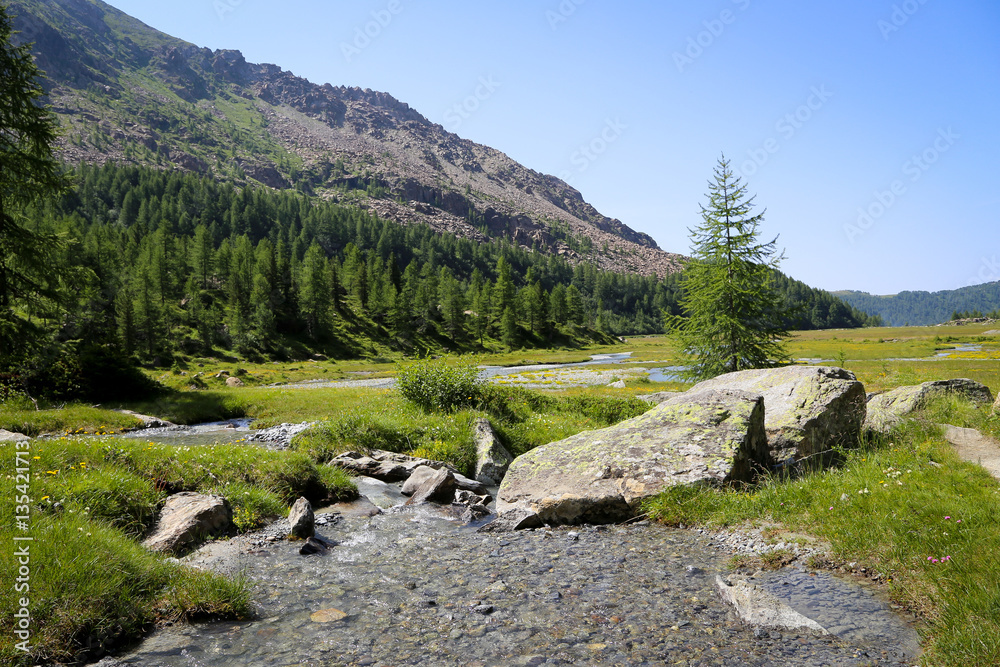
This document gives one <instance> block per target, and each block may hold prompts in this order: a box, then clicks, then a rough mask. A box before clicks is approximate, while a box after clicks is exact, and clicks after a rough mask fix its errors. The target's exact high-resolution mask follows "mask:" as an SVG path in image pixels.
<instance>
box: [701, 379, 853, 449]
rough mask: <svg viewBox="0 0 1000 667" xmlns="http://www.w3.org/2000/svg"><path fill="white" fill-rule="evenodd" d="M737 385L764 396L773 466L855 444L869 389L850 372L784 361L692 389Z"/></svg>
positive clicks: (703, 383) (709, 381)
mask: <svg viewBox="0 0 1000 667" xmlns="http://www.w3.org/2000/svg"><path fill="white" fill-rule="evenodd" d="M722 388H726V389H739V390H742V391H749V392H753V393H758V394H761V395H763V397H764V428H765V429H766V430H767V444H768V448H769V449H770V450H771V458H772V459H773V461H774V463H775V465H778V466H786V465H789V464H792V463H795V462H797V461H801V460H802V459H805V458H808V457H811V456H815V455H817V454H822V453H824V452H827V451H829V450H830V448H831V447H832V446H833V445H848V446H853V445H855V444H856V443H857V441H858V437H859V436H860V435H861V426H862V424H863V423H864V420H865V398H866V395H865V388H864V385H863V384H861V383H860V382H858V380H857V378H856V377H854V374H853V373H851V372H850V371H846V370H844V369H843V368H833V367H829V366H786V367H784V368H764V369H756V370H748V371H737V372H735V373H726V374H725V375H720V376H718V377H715V378H712V379H711V380H706V381H704V382H700V383H698V384H696V385H695V386H694V387H692V388H691V389H690V390H689V391H690V392H696V391H701V390H704V389H722Z"/></svg>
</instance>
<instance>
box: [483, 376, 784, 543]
mask: <svg viewBox="0 0 1000 667" xmlns="http://www.w3.org/2000/svg"><path fill="white" fill-rule="evenodd" d="M769 462H770V461H769V458H768V451H767V437H766V435H765V433H764V403H763V399H762V398H761V396H760V395H759V394H751V393H748V392H744V391H736V390H728V389H717V390H711V389H710V390H705V391H699V392H689V393H686V394H683V395H681V396H677V397H675V398H672V399H670V400H668V401H666V402H664V403H661V404H660V405H659V406H657V407H655V408H653V409H652V410H650V411H649V412H647V413H645V414H643V415H640V416H639V417H635V418H633V419H629V420H626V421H623V422H621V423H620V424H617V425H615V426H611V427H608V428H604V429H600V430H597V431H587V432H584V433H578V434H576V435H574V436H571V437H569V438H567V439H565V440H560V441H558V442H553V443H549V444H547V445H543V446H541V447H538V448H536V449H533V450H532V451H530V452H528V453H527V454H524V455H522V456H519V457H518V458H516V459H515V460H514V463H512V464H511V466H510V469H509V470H508V471H507V476H506V477H504V480H503V484H501V485H500V492H499V499H498V502H497V513H498V514H499V515H501V516H505V515H507V514H508V513H509V512H510V511H511V510H515V509H517V510H523V511H524V512H527V513H534V514H535V515H537V517H538V521H542V522H545V523H549V524H560V523H584V522H585V523H608V522H617V521H621V520H624V519H628V518H630V517H632V516H634V515H635V514H636V513H637V511H638V510H639V507H640V505H641V503H642V501H644V500H646V499H647V498H650V497H652V496H654V495H656V494H657V493H659V492H661V491H663V490H664V489H666V488H667V487H670V486H674V485H678V484H698V483H709V484H720V483H723V482H730V481H737V480H750V479H752V478H753V476H754V474H755V472H756V470H757V469H758V468H761V467H766V466H767V464H768V463H769ZM518 516H520V518H519V519H518V521H517V523H519V524H521V525H530V524H531V521H530V517H529V520H528V521H526V520H525V515H524V513H523V512H522V513H521V514H520V515H518Z"/></svg>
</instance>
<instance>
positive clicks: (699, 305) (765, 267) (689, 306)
mask: <svg viewBox="0 0 1000 667" xmlns="http://www.w3.org/2000/svg"><path fill="white" fill-rule="evenodd" d="M753 203H754V198H753V197H749V196H748V195H747V186H746V185H745V184H743V183H742V182H741V179H739V178H737V177H735V176H734V174H733V172H732V170H731V169H730V168H729V161H728V160H726V159H725V156H723V157H721V158H720V159H719V164H718V166H717V167H716V168H715V174H714V179H713V180H712V181H709V192H708V206H707V207H705V206H702V207H701V217H702V223H701V224H700V225H699V226H697V227H695V228H694V229H692V230H690V232H691V240H692V248H691V256H692V260H691V262H690V263H689V264H688V266H687V268H686V271H685V273H684V278H683V282H682V287H683V296H682V298H681V308H682V311H683V313H684V317H677V316H666V318H665V319H666V324H667V327H668V330H669V331H670V332H671V334H672V335H673V336H674V337H675V339H676V340H677V341H678V343H679V347H680V349H681V350H682V352H683V353H684V354H685V355H686V356H687V357H688V358H689V359H690V363H689V366H688V370H687V372H686V375H687V376H688V377H689V378H690V379H693V380H701V379H705V378H710V377H714V376H716V375H719V374H721V373H728V372H731V371H739V370H745V369H748V368H768V367H773V366H776V365H779V364H781V363H782V362H784V361H786V360H787V354H786V352H785V351H784V348H783V346H782V343H781V340H780V339H781V338H783V337H785V336H787V335H788V332H787V331H786V330H785V329H784V328H783V326H782V325H781V319H782V312H781V301H780V298H779V296H778V294H777V293H776V292H775V291H774V290H773V288H772V284H771V283H772V269H775V268H777V265H778V263H779V262H780V261H781V260H782V259H784V257H783V256H781V255H778V254H777V251H776V243H777V238H775V239H774V240H772V241H770V242H769V243H760V242H759V241H758V239H757V237H758V235H759V233H760V232H759V226H760V223H761V222H762V221H763V219H764V214H763V213H759V214H757V215H751V210H752V208H753Z"/></svg>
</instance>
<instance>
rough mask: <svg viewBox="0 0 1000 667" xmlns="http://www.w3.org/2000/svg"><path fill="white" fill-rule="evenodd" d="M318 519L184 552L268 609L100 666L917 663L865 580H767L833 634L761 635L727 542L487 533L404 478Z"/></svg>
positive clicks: (638, 535)
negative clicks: (730, 592)
mask: <svg viewBox="0 0 1000 667" xmlns="http://www.w3.org/2000/svg"><path fill="white" fill-rule="evenodd" d="M361 488H362V490H364V491H365V492H367V493H369V494H370V495H371V496H372V497H373V498H374V499H375V500H377V501H378V502H379V503H380V504H382V505H383V506H387V507H386V508H385V509H384V510H382V511H381V513H378V514H375V515H374V516H372V513H374V512H378V511H379V510H378V509H377V508H376V506H375V505H374V504H372V503H371V502H369V501H367V500H364V499H362V500H360V501H357V502H355V503H350V504H342V505H336V506H333V507H330V508H325V509H324V510H321V511H320V512H318V522H319V523H320V524H321V525H319V526H318V528H317V532H318V533H319V534H320V535H321V536H322V537H324V538H326V539H327V540H330V541H331V542H333V543H336V546H333V547H331V548H330V549H329V551H327V552H326V553H324V554H321V555H313V556H302V555H299V547H300V545H301V542H290V541H288V540H286V539H284V534H286V533H287V530H288V529H287V524H286V523H285V522H283V521H282V522H278V523H277V524H275V525H274V526H272V527H271V528H270V529H268V530H265V531H262V532H260V533H256V534H252V535H246V536H241V537H239V538H234V539H232V540H230V541H228V542H216V543H212V544H209V545H208V546H207V547H205V548H204V549H202V550H200V551H199V552H196V553H194V554H192V555H191V556H189V557H187V558H186V559H184V560H185V561H186V562H187V563H188V564H190V565H192V566H196V567H203V568H212V569H216V570H220V571H224V572H230V573H232V572H234V571H238V570H242V571H244V572H245V573H246V574H247V575H249V576H250V577H251V578H252V579H253V580H254V581H255V582H256V586H257V587H256V596H255V597H256V600H257V606H258V618H256V619H253V620H249V621H245V622H225V623H202V624H195V625H178V626H173V627H164V628H160V629H159V630H157V631H156V632H155V633H154V634H153V635H152V636H151V637H149V638H148V639H147V640H146V641H144V642H143V643H142V644H141V645H140V646H139V647H137V648H136V649H135V650H133V651H132V652H131V653H128V654H127V655H125V656H124V657H121V658H119V659H117V660H106V661H104V663H103V665H102V667H111V666H112V665H115V666H121V665H142V666H148V667H182V666H183V667H195V666H197V667H210V666H216V665H218V666H222V665H227V666H228V665H255V666H256V665H260V666H264V667H269V666H274V667H278V666H286V665H288V666H290V665H300V666H305V665H310V666H312V665H315V666H320V665H323V666H328V665H374V666H378V667H389V666H399V665H433V666H450V665H456V666H457V665H462V666H474V665H479V666H487V665H491V666H492V665H496V666H501V665H502V666H505V667H506V666H508V665H663V664H679V665H688V666H690V667H694V666H696V665H762V666H763V665H796V666H804V667H811V666H819V665H910V664H913V662H914V657H913V656H914V654H915V652H916V641H917V640H916V634H915V633H914V632H913V631H912V630H911V629H909V628H908V627H907V626H906V625H905V624H904V623H902V621H900V620H899V619H898V618H896V617H895V616H894V615H893V614H892V613H891V612H890V611H889V610H888V607H887V606H886V605H885V604H884V603H883V602H881V601H880V600H878V599H877V598H876V597H874V596H873V595H871V594H870V593H869V592H867V591H865V590H864V589H862V588H860V587H858V586H856V585H854V584H852V583H850V582H845V581H842V580H840V579H837V578H835V577H833V576H831V575H829V574H825V573H809V572H806V571H804V570H795V569H788V570H786V571H784V572H785V573H786V574H783V573H777V574H767V575H764V574H761V576H760V583H761V584H762V585H765V584H766V585H767V587H768V588H769V589H770V590H772V591H774V592H775V594H776V595H778V596H779V597H782V598H783V599H785V600H786V601H787V602H789V604H793V605H798V608H799V610H800V611H803V613H805V612H808V611H811V612H812V613H813V615H816V613H817V611H816V610H819V611H820V612H822V613H825V614H826V616H825V617H823V622H824V623H825V624H827V625H828V626H832V627H831V630H832V632H833V634H830V635H825V636H824V635H819V634H816V633H812V632H797V631H774V630H771V631H762V630H760V629H756V630H755V629H754V628H751V627H748V626H746V625H745V624H743V623H742V622H741V621H739V620H738V619H737V618H736V616H735V615H734V613H733V612H732V610H731V609H729V608H728V607H727V606H726V605H725V604H724V603H723V602H722V601H721V599H720V597H719V595H718V593H717V591H716V584H715V576H716V574H718V573H722V574H723V575H725V576H728V571H727V567H726V564H727V561H728V559H729V557H730V555H731V552H730V550H729V546H728V545H727V543H726V542H725V541H724V540H720V539H719V538H718V537H717V536H713V535H711V534H709V533H702V532H699V531H690V530H677V529H671V528H667V527H663V526H659V525H655V524H652V525H651V524H648V523H646V522H639V523H636V524H632V525H622V526H584V527H573V528H566V527H564V528H556V529H540V530H530V531H521V532H517V533H503V534H486V533H480V532H477V530H476V529H477V526H478V525H479V524H472V525H469V524H465V523H463V522H461V521H460V520H459V519H458V518H457V516H456V514H455V513H454V512H453V511H452V510H451V509H450V508H448V507H440V506H434V505H421V506H415V507H413V506H410V507H405V506H402V507H401V506H397V507H391V505H393V504H394V503H396V502H400V501H402V497H401V496H399V495H398V489H396V488H394V486H393V485H388V486H386V485H381V484H380V483H377V482H363V483H362V485H361Z"/></svg>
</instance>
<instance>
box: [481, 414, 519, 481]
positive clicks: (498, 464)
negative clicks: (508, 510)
mask: <svg viewBox="0 0 1000 667" xmlns="http://www.w3.org/2000/svg"><path fill="white" fill-rule="evenodd" d="M472 439H473V441H474V442H475V443H476V481H478V482H482V483H483V484H491V485H494V486H496V485H499V484H500V482H502V481H503V477H504V475H506V474H507V469H508V468H509V467H510V464H511V462H513V460H514V457H513V456H511V454H510V452H508V451H507V448H506V447H504V446H503V443H501V442H500V439H499V438H498V437H497V434H496V432H495V431H494V430H493V426H492V425H491V424H490V420H489V419H486V418H485V417H480V418H479V419H477V420H476V421H475V422H474V423H473V424H472Z"/></svg>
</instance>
